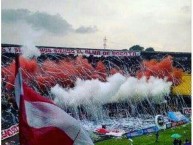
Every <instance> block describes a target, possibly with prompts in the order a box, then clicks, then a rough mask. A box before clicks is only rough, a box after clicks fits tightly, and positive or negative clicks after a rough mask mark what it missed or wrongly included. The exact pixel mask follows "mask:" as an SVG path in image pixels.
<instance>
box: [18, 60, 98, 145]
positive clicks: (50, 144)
mask: <svg viewBox="0 0 193 145" xmlns="http://www.w3.org/2000/svg"><path fill="white" fill-rule="evenodd" d="M16 73H17V75H16V80H15V97H16V102H17V105H18V107H19V137H20V144H21V145H94V144H93V142H92V140H91V139H90V137H89V135H88V134H87V132H85V131H84V129H83V128H82V127H81V125H80V123H79V122H78V121H77V120H76V119H74V118H73V117H71V116H70V115H68V114H67V113H66V112H65V111H64V110H62V109H61V108H59V107H58V106H56V105H55V104H54V103H53V102H52V100H49V99H48V98H45V97H42V96H41V95H39V94H38V93H36V92H35V91H34V90H33V89H31V88H30V87H28V86H27V85H26V84H25V83H23V82H22V76H21V70H20V67H19V59H18V58H17V60H16Z"/></svg>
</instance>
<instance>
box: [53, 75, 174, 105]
mask: <svg viewBox="0 0 193 145" xmlns="http://www.w3.org/2000/svg"><path fill="white" fill-rule="evenodd" d="M171 85H172V82H167V81H166V80H164V79H159V78H155V77H150V78H149V80H148V79H147V78H146V77H142V78H141V79H137V78H134V77H128V78H126V77H124V76H123V75H121V74H119V73H117V74H114V75H112V76H110V77H108V78H107V82H101V81H99V80H98V79H92V80H86V81H84V80H80V79H78V80H77V81H76V83H75V87H74V88H73V89H66V88H62V87H61V86H59V85H56V86H54V87H53V88H51V93H52V94H53V95H54V96H55V99H54V101H55V102H56V103H57V104H59V105H67V104H68V105H71V106H77V105H81V104H87V105H88V104H105V103H110V102H120V101H129V100H132V101H135V102H138V101H143V100H145V99H151V100H152V101H153V102H155V103H161V102H162V101H164V96H165V95H168V94H169V93H170V87H171Z"/></svg>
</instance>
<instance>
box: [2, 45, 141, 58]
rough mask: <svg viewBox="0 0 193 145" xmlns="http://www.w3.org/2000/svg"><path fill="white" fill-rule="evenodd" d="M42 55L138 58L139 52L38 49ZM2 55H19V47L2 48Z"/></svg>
mask: <svg viewBox="0 0 193 145" xmlns="http://www.w3.org/2000/svg"><path fill="white" fill-rule="evenodd" d="M39 50H40V52H41V53H42V54H66V55H68V54H74V55H93V56H131V57H133V56H140V52H135V51H125V50H97V49H72V48H46V47H45V48H39ZM2 53H21V49H20V47H2Z"/></svg>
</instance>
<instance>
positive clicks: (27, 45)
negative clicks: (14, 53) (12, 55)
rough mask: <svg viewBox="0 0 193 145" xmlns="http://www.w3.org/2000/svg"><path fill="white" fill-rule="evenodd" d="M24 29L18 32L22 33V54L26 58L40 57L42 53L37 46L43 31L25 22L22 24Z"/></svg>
mask: <svg viewBox="0 0 193 145" xmlns="http://www.w3.org/2000/svg"><path fill="white" fill-rule="evenodd" d="M20 25H21V27H22V31H21V32H18V34H19V35H20V39H21V43H22V45H23V46H22V47H21V52H22V56H23V57H25V58H31V57H34V56H35V57H38V56H40V55H41V53H40V50H39V49H38V48H37V47H36V46H35V43H36V41H37V40H38V39H39V37H40V36H41V35H42V33H43V32H42V31H36V30H34V29H32V27H31V26H29V25H27V24H25V23H23V24H20Z"/></svg>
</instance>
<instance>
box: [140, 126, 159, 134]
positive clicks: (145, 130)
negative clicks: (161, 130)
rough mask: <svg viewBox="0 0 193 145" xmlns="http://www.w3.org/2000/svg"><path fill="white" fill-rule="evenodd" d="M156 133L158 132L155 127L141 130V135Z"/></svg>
mask: <svg viewBox="0 0 193 145" xmlns="http://www.w3.org/2000/svg"><path fill="white" fill-rule="evenodd" d="M156 131H158V128H157V127H156V126H153V127H149V128H145V129H143V134H149V133H152V132H156Z"/></svg>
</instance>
